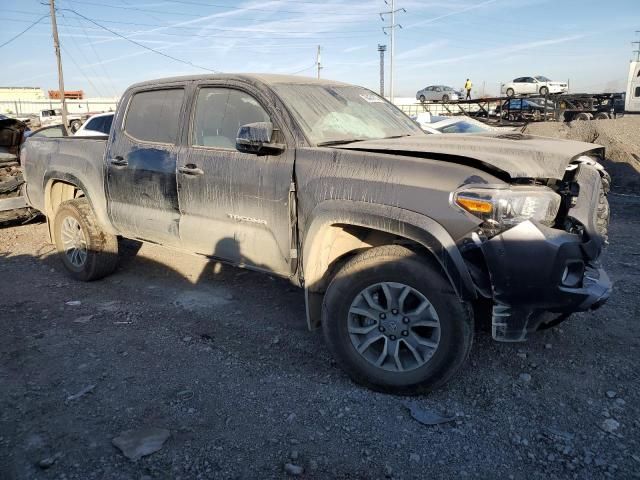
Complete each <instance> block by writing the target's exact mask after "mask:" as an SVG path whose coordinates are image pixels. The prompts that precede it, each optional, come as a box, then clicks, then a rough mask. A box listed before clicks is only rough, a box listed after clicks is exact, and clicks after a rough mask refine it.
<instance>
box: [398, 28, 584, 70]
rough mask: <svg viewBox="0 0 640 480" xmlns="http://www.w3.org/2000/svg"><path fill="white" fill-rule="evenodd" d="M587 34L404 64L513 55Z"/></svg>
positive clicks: (417, 64)
mask: <svg viewBox="0 0 640 480" xmlns="http://www.w3.org/2000/svg"><path fill="white" fill-rule="evenodd" d="M586 36H587V35H586V34H579V35H570V36H565V37H558V38H551V39H547V40H537V41H534V42H526V43H519V44H515V45H509V46H505V47H499V48H495V49H491V50H483V51H480V52H475V53H470V54H467V55H460V56H455V57H452V56H450V57H447V58H442V59H439V60H432V61H429V62H423V63H414V64H411V65H409V66H404V69H406V70H413V69H415V68H424V67H431V66H433V65H445V64H448V63H458V62H461V61H464V60H472V59H476V58H482V59H487V58H490V57H502V56H504V55H511V54H514V53H517V52H521V51H523V50H531V49H534V48H539V47H546V46H549V45H557V44H560V43H566V42H571V41H573V40H579V39H581V38H584V37H586Z"/></svg>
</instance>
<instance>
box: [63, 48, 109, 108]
mask: <svg viewBox="0 0 640 480" xmlns="http://www.w3.org/2000/svg"><path fill="white" fill-rule="evenodd" d="M60 48H61V49H62V51H63V52H64V53H65V55H66V56H67V57H69V59H70V60H71V63H73V64H74V65H75V66H76V68H77V69H78V71H79V72H80V74H81V75H82V76H83V77H84V79H85V80H86V81H87V82H88V83H89V85H91V86H92V87H93V89H94V90H95V91H96V93H97V94H98V95H100V96H103V95H102V94H101V92H100V89H99V88H98V87H96V85H95V84H94V83H93V82H92V81H91V79H90V78H89V77H87V74H86V73H84V70H83V69H82V68H81V67H80V65H78V62H76V61H75V59H74V58H73V55H71V52H69V51H68V50H67V49H66V48H64V46H62V45H60Z"/></svg>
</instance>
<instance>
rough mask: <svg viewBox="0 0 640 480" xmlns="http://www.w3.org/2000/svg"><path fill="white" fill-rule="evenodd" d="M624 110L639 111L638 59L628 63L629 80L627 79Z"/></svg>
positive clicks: (639, 70)
mask: <svg viewBox="0 0 640 480" xmlns="http://www.w3.org/2000/svg"><path fill="white" fill-rule="evenodd" d="M624 110H625V112H629V113H640V61H635V62H631V63H630V64H629V80H628V81H627V93H626V95H625V100H624Z"/></svg>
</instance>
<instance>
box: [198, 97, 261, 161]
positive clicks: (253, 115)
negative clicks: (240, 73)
mask: <svg viewBox="0 0 640 480" xmlns="http://www.w3.org/2000/svg"><path fill="white" fill-rule="evenodd" d="M268 121H269V115H268V114H267V112H265V110H264V109H263V108H262V106H261V105H260V104H259V103H258V101H257V100H256V99H255V98H253V97H252V96H251V95H249V94H247V93H244V92H241V91H240V90H234V89H230V88H215V87H211V88H201V89H200V91H199V92H198V98H197V99H196V112H195V117H194V121H193V130H192V132H191V142H192V145H197V146H202V147H216V148H227V149H234V150H235V148H236V137H237V136H238V129H239V128H240V127H241V126H243V125H246V124H248V123H256V122H268Z"/></svg>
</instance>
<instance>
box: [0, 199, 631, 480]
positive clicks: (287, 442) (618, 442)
mask: <svg viewBox="0 0 640 480" xmlns="http://www.w3.org/2000/svg"><path fill="white" fill-rule="evenodd" d="M612 204H613V205H612V206H613V218H612V226H611V246H610V247H609V250H608V252H607V258H606V264H607V266H608V269H609V272H610V274H611V275H612V277H613V278H614V280H615V281H616V282H617V286H616V288H615V291H614V294H613V297H612V298H611V300H610V302H609V303H608V304H607V305H605V307H603V308H602V309H600V310H598V311H596V312H590V313H585V314H580V315H575V317H574V318H573V319H571V320H569V321H567V322H565V323H564V324H562V325H561V326H560V327H556V328H553V329H551V330H547V331H544V332H540V333H538V334H536V335H534V336H533V337H532V338H531V339H530V341H529V342H527V343H522V344H498V343H495V342H493V341H492V340H491V338H490V336H488V335H487V334H483V333H479V334H478V336H477V337H476V341H475V345H474V348H473V350H472V354H471V357H470V359H469V361H468V362H467V364H466V366H465V367H464V369H463V371H462V372H461V374H460V375H459V376H458V377H457V378H456V379H455V380H454V381H452V382H451V383H450V384H449V385H447V386H446V387H445V388H443V389H441V390H439V391H437V392H434V393H432V394H430V395H428V396H423V397H418V398H412V399H408V398H402V397H396V396H390V395H383V394H378V393H373V392H371V391H368V390H365V389H363V388H360V387H358V386H356V385H354V384H353V383H352V382H351V381H350V380H349V379H348V378H347V377H346V376H345V375H344V374H343V373H342V372H341V371H340V370H339V369H338V368H337V367H336V366H335V365H334V363H333V362H332V360H331V358H330V357H329V355H328V353H327V349H326V348H325V346H324V344H323V342H322V339H321V335H320V333H319V332H314V333H309V332H307V331H306V325H305V319H304V318H305V317H304V303H303V295H302V293H301V291H299V290H297V289H295V288H292V287H291V286H289V285H288V283H286V282H285V281H282V280H279V279H273V278H270V277H268V276H264V275H260V274H257V273H252V272H247V271H244V270H240V269H234V268H231V267H226V266H221V265H212V264H206V263H205V262H203V261H202V260H201V259H200V258H197V257H191V256H188V255H184V254H181V253H175V252H172V251H169V250H164V249H162V248H160V247H156V246H152V245H143V246H142V248H141V249H140V251H139V252H138V254H137V255H134V253H135V249H133V248H131V249H130V251H128V253H127V255H126V258H125V259H124V260H123V263H122V265H121V267H120V268H119V270H118V271H117V272H116V273H115V274H114V275H112V276H110V277H109V278H107V279H104V280H102V281H98V282H94V283H89V284H84V283H78V282H75V281H72V280H70V279H69V278H68V277H67V276H66V275H65V274H64V272H63V270H62V266H61V265H60V263H59V261H58V259H57V258H56V256H55V254H54V253H53V248H52V247H51V246H50V245H49V244H48V243H47V242H46V240H45V239H46V226H45V225H44V224H30V225H25V226H13V227H5V228H3V229H0V256H1V257H2V259H1V260H0V278H2V282H1V285H2V289H1V291H2V295H1V297H0V319H1V325H2V329H3V335H2V336H1V337H0V385H1V388H0V478H2V479H39V478H45V479H82V480H84V479H93V478H100V479H107V478H108V479H111V478H118V479H135V480H142V479H146V480H148V479H169V478H171V479H179V478H182V479H191V478H203V479H205V478H224V479H227V478H260V479H266V478H284V477H287V476H290V475H292V474H300V472H301V471H302V472H303V473H301V477H302V478H342V479H347V478H349V479H354V478H363V479H375V478H385V477H386V478H425V477H429V478H467V477H468V478H515V479H520V478H522V479H524V478H526V479H528V480H531V479H544V480H548V479H553V478H579V479H585V478H586V479H589V478H640V473H639V472H640V416H639V414H640V382H639V373H638V372H639V369H638V364H639V359H640V325H639V323H638V318H640V309H639V307H638V302H637V295H638V291H640V276H639V274H638V267H639V266H640V257H639V256H638V255H639V254H638V249H637V238H638V236H639V235H640V208H639V207H640V201H635V200H633V199H630V198H628V197H626V198H625V197H615V196H614V198H613V199H612ZM408 405H413V406H414V408H417V409H419V410H420V409H423V410H425V411H426V412H438V413H441V414H448V415H452V416H455V419H454V421H451V422H449V423H443V424H441V425H436V426H425V425H423V424H420V423H418V422H417V421H416V420H414V419H413V418H412V416H411V414H410V412H409V410H408V408H407V406H408ZM139 428H156V429H164V430H160V431H159V433H158V434H157V436H159V437H162V436H163V435H165V434H170V436H169V438H168V439H167V440H166V442H165V443H164V444H162V439H161V440H159V441H158V446H160V445H161V448H160V450H159V451H157V452H156V453H153V454H151V455H149V456H145V457H143V458H141V459H139V460H137V461H132V460H129V459H128V458H126V457H125V456H124V455H123V454H122V452H121V451H120V450H119V449H117V448H116V447H115V446H114V445H113V443H112V441H113V439H114V438H115V437H117V436H119V435H120V434H121V433H122V432H123V431H126V430H128V429H139ZM165 430H166V432H165ZM125 436H126V435H125Z"/></svg>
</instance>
